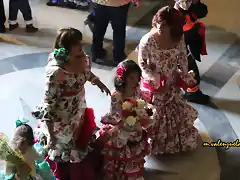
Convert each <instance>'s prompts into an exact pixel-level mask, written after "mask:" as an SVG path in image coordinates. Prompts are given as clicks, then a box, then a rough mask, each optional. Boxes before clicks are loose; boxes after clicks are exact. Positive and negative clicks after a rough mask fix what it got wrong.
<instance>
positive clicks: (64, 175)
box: [54, 162, 70, 180]
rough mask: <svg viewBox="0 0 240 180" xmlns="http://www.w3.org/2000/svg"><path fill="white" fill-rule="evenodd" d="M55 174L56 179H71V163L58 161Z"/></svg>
mask: <svg viewBox="0 0 240 180" xmlns="http://www.w3.org/2000/svg"><path fill="white" fill-rule="evenodd" d="M54 176H55V177H56V180H70V163H63V162H59V163H56V169H55V171H54Z"/></svg>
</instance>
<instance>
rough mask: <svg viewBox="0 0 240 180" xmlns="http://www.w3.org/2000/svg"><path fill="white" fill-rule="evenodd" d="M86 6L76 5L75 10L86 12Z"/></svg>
mask: <svg viewBox="0 0 240 180" xmlns="http://www.w3.org/2000/svg"><path fill="white" fill-rule="evenodd" d="M88 8H89V7H88V6H81V5H77V9H79V10H81V11H87V10H88Z"/></svg>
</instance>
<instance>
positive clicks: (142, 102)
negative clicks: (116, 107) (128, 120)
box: [137, 99, 146, 109]
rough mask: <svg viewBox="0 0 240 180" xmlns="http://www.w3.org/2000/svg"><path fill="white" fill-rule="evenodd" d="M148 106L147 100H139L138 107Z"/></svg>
mask: <svg viewBox="0 0 240 180" xmlns="http://www.w3.org/2000/svg"><path fill="white" fill-rule="evenodd" d="M145 106H146V102H145V101H144V100H142V99H138V100H137V108H140V109H144V108H145Z"/></svg>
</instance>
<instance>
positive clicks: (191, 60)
mask: <svg viewBox="0 0 240 180" xmlns="http://www.w3.org/2000/svg"><path fill="white" fill-rule="evenodd" d="M174 7H175V9H177V10H178V11H179V12H180V13H181V14H182V15H184V16H185V24H184V26H183V31H184V37H185V43H186V45H187V53H188V70H193V71H194V73H195V79H196V81H197V84H196V86H194V87H193V88H188V89H187V90H186V93H185V98H186V99H187V100H188V101H190V102H195V103H199V104H208V103H209V102H210V97H209V96H208V95H205V94H203V93H202V91H201V90H200V73H199V69H198V66H197V62H196V61H199V62H201V55H207V50H206V42H205V25H204V24H203V23H202V22H199V21H198V19H201V18H204V17H206V16H207V14H208V8H207V6H206V5H205V4H203V3H201V2H200V1H199V0H177V1H176V3H175V6H174Z"/></svg>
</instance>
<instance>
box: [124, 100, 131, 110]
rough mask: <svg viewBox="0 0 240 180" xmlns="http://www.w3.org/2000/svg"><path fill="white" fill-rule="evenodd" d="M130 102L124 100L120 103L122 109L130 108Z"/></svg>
mask: <svg viewBox="0 0 240 180" xmlns="http://www.w3.org/2000/svg"><path fill="white" fill-rule="evenodd" d="M132 106H133V105H132V103H130V102H128V101H125V102H124V103H123V104H122V108H123V109H124V110H128V109H131V108H132Z"/></svg>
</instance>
